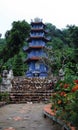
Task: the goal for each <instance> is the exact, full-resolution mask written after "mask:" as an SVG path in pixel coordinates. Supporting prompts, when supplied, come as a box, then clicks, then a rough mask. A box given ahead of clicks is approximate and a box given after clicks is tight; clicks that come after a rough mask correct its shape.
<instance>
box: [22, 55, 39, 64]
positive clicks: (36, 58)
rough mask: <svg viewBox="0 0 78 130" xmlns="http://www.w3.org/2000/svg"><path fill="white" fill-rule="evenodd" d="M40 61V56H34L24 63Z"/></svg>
mask: <svg viewBox="0 0 78 130" xmlns="http://www.w3.org/2000/svg"><path fill="white" fill-rule="evenodd" d="M38 60H40V57H38V56H32V57H29V58H27V59H26V60H25V61H24V63H26V62H30V61H38Z"/></svg>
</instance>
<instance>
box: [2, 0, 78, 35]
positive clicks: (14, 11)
mask: <svg viewBox="0 0 78 130" xmlns="http://www.w3.org/2000/svg"><path fill="white" fill-rule="evenodd" d="M35 17H39V18H41V19H43V22H44V23H52V24H53V25H55V26H56V27H57V28H59V29H62V28H65V27H66V25H67V24H69V25H73V24H75V25H76V26H78V0H0V33H2V36H3V37H4V34H5V32H6V31H7V30H10V29H11V24H12V22H13V21H18V20H20V21H21V20H24V19H25V20H26V21H27V22H28V23H30V22H31V19H34V18H35Z"/></svg>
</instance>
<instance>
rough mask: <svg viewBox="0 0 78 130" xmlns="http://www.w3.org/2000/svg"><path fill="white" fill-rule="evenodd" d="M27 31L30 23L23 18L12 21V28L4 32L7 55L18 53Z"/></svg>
mask: <svg viewBox="0 0 78 130" xmlns="http://www.w3.org/2000/svg"><path fill="white" fill-rule="evenodd" d="M29 31H30V25H29V24H28V23H27V22H26V21H25V20H23V21H17V22H15V21H14V22H13V23H12V29H11V30H10V31H7V32H6V34H5V37H6V41H7V48H8V54H9V57H13V56H14V55H15V54H18V53H19V50H20V48H21V47H22V46H23V44H24V41H25V39H26V38H27V37H28V35H29Z"/></svg>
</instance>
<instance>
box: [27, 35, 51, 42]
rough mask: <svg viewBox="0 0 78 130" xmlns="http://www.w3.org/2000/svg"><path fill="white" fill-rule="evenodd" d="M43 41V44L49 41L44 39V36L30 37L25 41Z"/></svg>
mask: <svg viewBox="0 0 78 130" xmlns="http://www.w3.org/2000/svg"><path fill="white" fill-rule="evenodd" d="M33 39H34V40H39V39H40V40H43V41H45V42H49V39H47V38H45V37H44V36H32V37H30V38H28V39H27V42H30V41H31V40H33Z"/></svg>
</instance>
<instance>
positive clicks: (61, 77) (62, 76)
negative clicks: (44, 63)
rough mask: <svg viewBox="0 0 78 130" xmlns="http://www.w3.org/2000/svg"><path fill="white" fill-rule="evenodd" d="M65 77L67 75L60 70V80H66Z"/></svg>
mask: <svg viewBox="0 0 78 130" xmlns="http://www.w3.org/2000/svg"><path fill="white" fill-rule="evenodd" d="M64 75H65V73H64V71H63V69H62V68H61V69H60V70H59V77H60V80H64Z"/></svg>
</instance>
